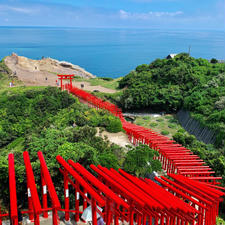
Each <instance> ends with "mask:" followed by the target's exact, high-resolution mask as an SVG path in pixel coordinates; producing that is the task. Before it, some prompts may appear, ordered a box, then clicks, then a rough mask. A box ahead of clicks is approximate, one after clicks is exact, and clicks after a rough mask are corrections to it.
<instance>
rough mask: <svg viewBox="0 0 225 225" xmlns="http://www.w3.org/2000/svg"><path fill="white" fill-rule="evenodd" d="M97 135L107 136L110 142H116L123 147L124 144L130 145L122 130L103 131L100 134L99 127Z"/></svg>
mask: <svg viewBox="0 0 225 225" xmlns="http://www.w3.org/2000/svg"><path fill="white" fill-rule="evenodd" d="M97 135H98V136H101V137H104V136H107V138H108V139H109V141H110V142H111V143H114V144H117V145H119V146H121V147H125V146H126V145H131V143H130V141H129V139H128V137H127V135H126V134H125V133H123V132H118V133H109V132H107V131H103V132H102V133H101V134H100V133H99V128H97Z"/></svg>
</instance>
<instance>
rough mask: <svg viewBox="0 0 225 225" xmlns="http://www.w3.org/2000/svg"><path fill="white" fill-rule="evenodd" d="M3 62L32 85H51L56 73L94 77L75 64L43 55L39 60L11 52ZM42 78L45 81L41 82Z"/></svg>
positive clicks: (21, 78)
mask: <svg viewBox="0 0 225 225" xmlns="http://www.w3.org/2000/svg"><path fill="white" fill-rule="evenodd" d="M4 62H5V64H6V65H7V66H8V68H9V69H10V70H11V71H12V72H13V73H15V74H17V76H18V78H19V79H20V80H22V81H24V82H25V83H27V84H32V85H33V84H35V83H36V85H52V84H51V83H50V82H53V81H54V83H55V80H56V79H57V76H56V75H57V74H74V75H75V76H79V77H83V78H94V77H95V76H94V75H93V74H91V73H89V72H87V71H86V70H85V69H83V68H81V67H79V66H77V65H73V64H72V63H69V62H64V61H58V60H55V59H52V58H44V57H43V58H42V59H40V60H33V59H29V58H26V57H24V56H18V55H17V54H16V53H12V55H11V56H7V57H6V58H5V60H4ZM54 75H55V76H54ZM46 78H47V79H46ZM48 78H49V79H50V80H49V79H48ZM43 79H44V80H45V83H43V82H42V80H43Z"/></svg>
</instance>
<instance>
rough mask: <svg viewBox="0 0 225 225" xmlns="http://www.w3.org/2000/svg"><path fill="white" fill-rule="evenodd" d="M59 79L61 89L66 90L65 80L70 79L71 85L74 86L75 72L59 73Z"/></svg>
mask: <svg viewBox="0 0 225 225" xmlns="http://www.w3.org/2000/svg"><path fill="white" fill-rule="evenodd" d="M57 76H58V79H59V80H60V87H61V90H64V85H63V80H69V81H70V83H69V87H72V80H73V78H74V76H75V75H74V74H57Z"/></svg>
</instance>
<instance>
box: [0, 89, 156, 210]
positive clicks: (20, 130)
mask: <svg viewBox="0 0 225 225" xmlns="http://www.w3.org/2000/svg"><path fill="white" fill-rule="evenodd" d="M0 105H1V108H0V183H1V185H0V201H1V200H3V203H4V205H5V207H6V208H7V207H8V206H7V204H8V203H7V202H8V195H9V193H8V179H7V174H8V166H7V156H8V153H10V152H12V153H14V155H15V159H16V160H15V169H16V176H17V193H18V198H19V202H22V203H23V202H24V197H23V196H25V192H26V179H24V177H25V168H24V163H23V158H22V153H23V151H24V150H27V151H29V154H30V157H31V162H32V167H33V169H34V173H35V177H36V178H37V180H36V182H37V183H38V184H39V182H40V168H39V163H38V160H37V152H38V151H40V150H41V151H42V152H43V154H44V156H45V159H46V163H47V165H48V168H49V170H50V173H51V175H52V177H53V181H54V183H55V185H56V189H57V191H58V194H59V196H60V198H61V197H63V194H62V193H63V190H62V187H63V185H61V184H62V181H63V178H62V176H61V175H60V173H59V170H58V167H59V164H58V163H57V162H56V159H55V157H56V156H57V155H61V156H62V157H64V158H65V159H66V160H67V159H72V160H74V161H75V162H80V163H81V164H82V165H83V166H85V167H86V168H88V166H89V165H90V164H95V165H98V164H101V165H102V166H106V167H108V168H115V169H118V168H119V167H124V166H126V164H128V166H126V168H127V171H129V172H131V173H135V172H136V170H138V168H139V167H140V165H139V164H140V162H139V161H138V163H139V164H138V166H137V167H135V170H134V169H133V167H132V168H131V167H129V165H132V166H133V165H135V162H133V163H130V158H129V159H126V158H127V157H129V153H125V149H124V148H122V147H120V146H118V145H115V144H111V143H110V142H109V141H108V140H107V138H105V137H104V138H102V137H99V136H97V135H96V133H97V129H96V127H100V130H104V129H105V130H106V131H108V132H111V133H112V132H115V133H116V132H119V131H121V130H122V124H121V122H120V120H119V118H117V117H114V116H113V115H111V114H109V113H108V112H106V111H103V110H98V111H97V110H96V109H94V108H89V107H88V106H87V105H84V104H82V103H80V102H79V101H78V99H77V98H75V97H74V96H72V95H70V94H68V93H67V92H66V91H65V92H61V91H60V90H59V89H57V88H55V87H35V88H33V87H29V88H27V87H17V88H8V89H5V90H3V91H1V92H0ZM136 151H140V149H138V148H137V149H136V148H134V149H133V152H136ZM142 152H143V154H145V153H147V155H146V156H147V157H146V156H145V157H143V159H145V161H144V162H143V164H142V165H147V162H148V161H149V160H150V161H152V160H153V158H152V156H153V155H154V154H155V153H154V151H153V150H150V149H149V148H148V149H146V148H145V151H142ZM148 152H152V153H151V154H150V153H148ZM141 167H142V166H141ZM146 169H147V170H146V171H145V172H147V171H148V172H149V171H152V170H153V169H154V170H157V169H160V166H159V165H158V164H154V163H153V164H150V165H149V166H148V165H147V166H146ZM142 171H143V170H142ZM138 175H140V174H138ZM141 175H142V176H143V175H144V174H141ZM24 207H26V205H24Z"/></svg>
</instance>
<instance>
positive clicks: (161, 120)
mask: <svg viewBox="0 0 225 225" xmlns="http://www.w3.org/2000/svg"><path fill="white" fill-rule="evenodd" d="M156 121H157V122H163V121H164V119H162V118H159V119H157V120H156Z"/></svg>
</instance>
